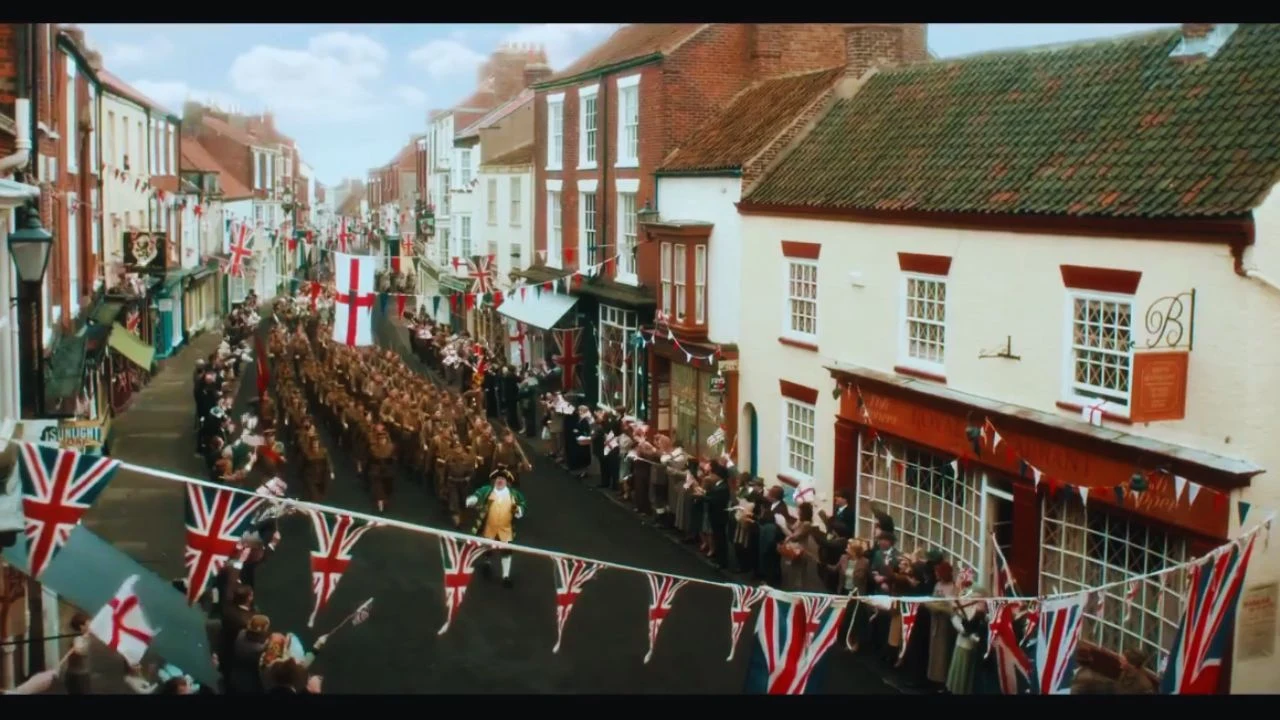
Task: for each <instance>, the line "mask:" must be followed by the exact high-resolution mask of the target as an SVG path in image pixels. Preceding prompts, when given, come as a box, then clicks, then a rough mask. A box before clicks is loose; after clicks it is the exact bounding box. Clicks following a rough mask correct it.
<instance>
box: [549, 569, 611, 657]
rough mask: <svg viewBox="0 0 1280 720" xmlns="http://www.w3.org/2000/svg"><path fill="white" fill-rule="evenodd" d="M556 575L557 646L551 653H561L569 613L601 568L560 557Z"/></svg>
mask: <svg viewBox="0 0 1280 720" xmlns="http://www.w3.org/2000/svg"><path fill="white" fill-rule="evenodd" d="M555 563H556V564H555V573H556V646H555V647H553V648H551V652H553V653H558V652H560V641H561V640H562V639H563V638H564V626H565V624H566V623H568V622H569V613H570V612H572V611H573V604H574V603H576V602H577V601H578V597H579V596H580V595H582V587H583V586H584V585H586V584H587V581H588V580H590V579H591V578H593V577H595V576H596V573H598V572H600V566H599V565H597V564H596V563H592V562H586V561H585V560H573V559H570V558H562V557H558V558H556V559H555Z"/></svg>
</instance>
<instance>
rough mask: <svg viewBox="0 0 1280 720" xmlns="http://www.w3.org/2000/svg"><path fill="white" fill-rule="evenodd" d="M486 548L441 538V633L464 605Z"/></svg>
mask: <svg viewBox="0 0 1280 720" xmlns="http://www.w3.org/2000/svg"><path fill="white" fill-rule="evenodd" d="M486 549H487V548H485V547H484V546H483V545H481V544H480V543H478V542H472V541H470V540H464V541H462V542H459V541H457V540H454V539H453V538H450V537H442V538H440V558H441V560H442V561H443V562H444V626H443V627H441V628H440V632H439V633H438V634H439V635H443V634H445V631H447V630H448V629H449V625H450V624H451V623H452V622H453V614H454V613H456V612H458V608H460V607H462V599H463V598H464V597H466V594H467V586H469V585H470V584H471V576H472V575H474V574H475V570H476V561H478V560H479V559H480V558H482V557H484V554H485V551H486Z"/></svg>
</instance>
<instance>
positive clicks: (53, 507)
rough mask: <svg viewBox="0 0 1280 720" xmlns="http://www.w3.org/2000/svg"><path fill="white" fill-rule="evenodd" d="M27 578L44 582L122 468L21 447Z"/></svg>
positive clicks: (66, 452) (37, 447) (86, 457)
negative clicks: (82, 519)
mask: <svg viewBox="0 0 1280 720" xmlns="http://www.w3.org/2000/svg"><path fill="white" fill-rule="evenodd" d="M18 454H19V456H20V457H21V462H20V464H19V465H18V468H19V482H20V483H21V485H22V513H23V515H24V516H25V530H26V538H27V566H28V567H27V570H28V573H27V574H28V575H30V576H31V577H33V578H36V579H39V578H40V575H41V574H42V573H44V571H45V570H46V569H47V568H48V567H49V564H50V563H51V562H53V558H54V556H55V555H57V554H58V552H59V551H60V550H62V546H63V545H66V544H67V541H68V540H70V539H71V531H72V530H75V528H76V525H79V524H80V518H81V517H83V516H84V514H85V512H86V511H87V510H88V509H89V508H90V507H92V506H93V502H94V500H97V499H98V495H100V494H101V493H102V490H103V489H104V488H106V486H107V483H110V482H111V478H112V477H114V476H115V474H116V470H118V469H119V468H120V462H119V461H117V460H112V459H111V458H107V457H101V456H94V455H85V454H83V453H78V452H75V451H74V450H61V449H58V448H55V447H47V446H43V445H33V444H31V443H25V442H24V443H19V445H18Z"/></svg>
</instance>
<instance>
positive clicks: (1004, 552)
mask: <svg viewBox="0 0 1280 720" xmlns="http://www.w3.org/2000/svg"><path fill="white" fill-rule="evenodd" d="M1001 485H1002V483H1000V481H998V480H996V479H995V478H992V477H990V476H987V478H986V479H985V480H984V481H983V487H982V496H983V504H984V507H983V518H984V522H983V525H984V532H983V547H984V551H983V553H982V564H983V568H982V574H981V577H982V582H983V583H984V584H985V585H986V587H987V589H988V590H990V591H991V593H992V594H994V595H996V596H1003V595H1009V594H1010V593H1011V592H1012V590H1010V589H1009V588H1007V587H1005V584H1006V583H1007V582H1008V581H1007V580H1004V581H1002V579H1001V577H1000V575H1001V573H1000V570H1001V568H1002V567H1003V566H1004V564H1005V563H1007V562H1008V561H1009V557H1010V555H1011V554H1012V552H1013V493H1012V492H1011V488H1008V487H1001Z"/></svg>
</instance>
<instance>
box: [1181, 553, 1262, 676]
mask: <svg viewBox="0 0 1280 720" xmlns="http://www.w3.org/2000/svg"><path fill="white" fill-rule="evenodd" d="M1257 539H1258V534H1257V533H1253V534H1251V535H1250V536H1249V539H1248V541H1247V542H1246V543H1245V546H1244V548H1241V547H1240V545H1239V544H1238V543H1231V544H1230V545H1224V546H1223V547H1220V548H1218V550H1216V551H1215V552H1214V553H1213V554H1212V555H1210V556H1209V558H1208V559H1207V560H1204V561H1202V562H1198V563H1196V564H1195V565H1193V566H1191V573H1190V576H1191V577H1190V582H1189V583H1188V584H1189V590H1190V593H1189V594H1188V596H1187V607H1186V610H1185V611H1184V612H1183V616H1182V623H1181V624H1180V625H1179V626H1178V634H1177V635H1175V636H1174V639H1173V648H1172V650H1170V652H1169V661H1168V665H1167V666H1166V667H1165V669H1164V675H1163V676H1162V677H1161V681H1160V689H1161V692H1162V693H1163V694H1165V695H1211V694H1214V693H1216V692H1218V681H1219V679H1220V677H1221V675H1222V663H1223V659H1224V658H1223V656H1224V655H1225V654H1226V652H1227V646H1228V644H1229V643H1230V641H1231V636H1232V633H1233V632H1234V631H1235V615H1236V605H1237V604H1238V602H1239V599H1240V589H1241V588H1242V587H1243V586H1244V576H1245V572H1246V571H1248V569H1249V559H1250V557H1251V556H1252V555H1253V543H1254V541H1255V540H1257Z"/></svg>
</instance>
